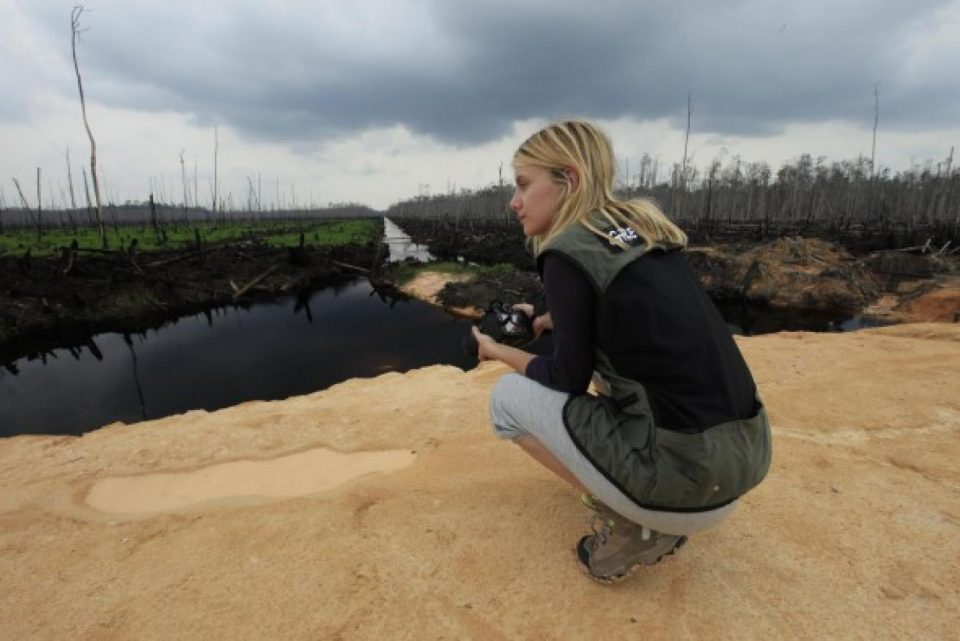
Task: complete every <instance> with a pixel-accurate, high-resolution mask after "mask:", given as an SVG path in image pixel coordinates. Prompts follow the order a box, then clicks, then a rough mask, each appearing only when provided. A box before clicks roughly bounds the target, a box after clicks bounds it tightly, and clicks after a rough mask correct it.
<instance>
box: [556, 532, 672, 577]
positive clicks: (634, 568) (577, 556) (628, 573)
mask: <svg viewBox="0 0 960 641" xmlns="http://www.w3.org/2000/svg"><path fill="white" fill-rule="evenodd" d="M584 538H587V537H584ZM580 541H583V539H580ZM686 543H687V537H686V536H681V537H680V539H678V540H677V542H676V544H674V546H673V547H672V548H671V549H670V550H668V551H667V552H664V553H663V554H661V555H660V556H658V557H657V558H656V559H654V560H653V561H650V562H649V563H645V562H643V561H638V562H637V563H634V564H633V565H632V566H630V567H629V568H628V569H627V571H626V572H624V573H623V574H616V575H614V576H596V575H595V574H593V573H592V572H590V568H588V567H587V566H586V565H584V564H583V562H582V561H581V560H580V554H579V553H578V552H577V549H578V548H579V547H580V542H578V543H577V545H576V546H574V548H573V556H574V558H575V559H576V560H577V567H579V568H580V571H581V572H583V573H584V574H586V575H587V577H589V578H590V580H592V581H594V582H596V583H599V584H601V585H616V584H618V583H623V582H624V581H626V580H627V579H628V578H630V576H631V575H632V574H633V573H634V572H636V571H637V570H639V569H640V568H642V567H647V566H650V565H656V564H657V563H660V561H662V560H663V559H664V558H665V557H668V556H670V555H671V554H675V553H676V552H677V550H679V549H680V548H682V547H683V546H684V545H685V544H686Z"/></svg>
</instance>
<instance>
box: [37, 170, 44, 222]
mask: <svg viewBox="0 0 960 641" xmlns="http://www.w3.org/2000/svg"><path fill="white" fill-rule="evenodd" d="M41 238H43V202H42V200H41V194H40V168H39V167H37V240H40V239H41Z"/></svg>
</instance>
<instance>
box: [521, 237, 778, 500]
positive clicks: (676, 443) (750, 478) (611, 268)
mask: <svg viewBox="0 0 960 641" xmlns="http://www.w3.org/2000/svg"><path fill="white" fill-rule="evenodd" d="M593 220H594V223H595V225H596V226H597V227H598V228H600V229H601V230H602V231H605V232H606V233H607V234H608V235H618V236H619V237H620V238H621V239H624V240H625V241H626V243H627V245H628V248H627V249H625V250H624V249H620V248H618V247H617V245H616V244H614V243H608V242H605V241H604V240H603V239H600V238H598V237H597V235H596V234H594V233H593V232H591V231H590V230H588V229H586V228H585V227H583V226H582V225H579V224H574V225H571V226H570V227H569V228H568V229H566V230H564V231H563V232H561V233H560V234H559V235H558V236H556V237H555V238H554V239H553V240H551V242H550V243H549V245H548V246H547V247H545V248H544V249H543V251H542V252H541V254H540V256H539V257H538V261H539V259H541V258H542V257H543V256H544V254H546V253H549V252H557V253H560V254H562V255H564V256H565V257H567V258H568V259H569V260H571V261H572V262H573V263H574V264H576V265H579V266H580V268H581V270H582V271H583V272H584V273H585V274H586V275H587V276H588V278H589V280H590V281H591V282H592V283H593V285H594V287H595V289H596V291H597V294H598V300H600V301H601V304H602V301H603V296H604V293H605V292H606V290H607V288H608V287H609V285H610V284H611V283H612V282H613V281H614V279H616V278H617V276H618V274H620V272H621V271H622V270H623V269H624V267H626V266H627V265H628V264H630V263H631V262H632V261H634V260H637V259H640V258H642V257H643V256H644V255H645V254H647V253H648V252H650V251H652V250H653V249H676V248H675V247H665V246H661V247H651V246H648V245H645V244H644V243H643V242H642V240H640V239H638V238H636V237H635V236H634V235H633V234H632V233H631V232H632V230H617V229H611V228H610V226H609V224H608V223H605V222H600V219H598V218H594V219H593ZM595 368H596V374H597V375H599V377H600V379H602V380H601V381H600V382H599V384H598V385H597V386H596V387H597V388H598V391H600V392H601V395H600V396H593V395H589V394H586V395H579V396H577V395H574V396H571V397H570V400H568V401H567V404H566V405H565V407H564V424H565V426H566V428H567V431H568V432H569V434H570V436H571V438H572V439H573V441H574V443H575V444H576V445H577V447H578V448H579V450H580V451H581V453H582V454H584V456H586V458H587V459H588V460H590V461H591V463H593V465H594V466H595V467H596V468H597V469H598V470H600V471H601V472H602V473H603V474H604V475H605V476H606V477H607V479H608V480H610V481H611V482H612V483H613V484H614V485H616V486H617V487H618V488H619V489H620V490H621V491H623V492H624V493H625V494H626V495H627V496H629V497H631V498H632V499H633V500H634V501H635V502H636V503H637V504H638V505H640V506H641V507H644V508H647V509H659V510H666V511H679V512H687V511H689V512H695V511H703V510H708V509H713V508H716V507H720V506H722V505H725V504H726V503H729V502H730V501H732V500H734V499H736V498H737V497H739V496H741V495H743V494H744V493H745V492H747V491H748V490H750V489H751V488H753V487H754V486H756V485H757V484H758V483H759V482H760V481H761V480H763V478H764V476H766V474H767V471H768V469H769V467H770V457H771V452H770V425H769V421H768V419H767V415H766V412H765V410H764V408H763V405H762V404H761V403H759V399H758V403H757V405H758V407H759V410H758V411H757V413H756V414H755V415H754V416H752V417H750V418H747V419H744V420H737V421H730V422H728V423H723V424H720V425H715V426H712V427H710V428H708V429H706V430H704V431H702V432H697V433H682V432H678V431H673V430H669V429H664V428H663V427H660V426H657V425H656V424H655V421H654V414H653V411H652V410H651V406H650V403H649V401H648V398H647V393H646V390H645V389H644V387H643V385H641V384H640V383H639V382H637V381H634V380H630V379H627V378H625V377H623V376H620V375H618V374H617V372H616V371H615V369H614V367H613V365H612V364H611V362H610V359H609V358H608V357H607V355H606V354H604V353H603V350H602V349H600V348H599V347H596V348H595ZM594 378H595V381H596V378H597V376H595V377H594Z"/></svg>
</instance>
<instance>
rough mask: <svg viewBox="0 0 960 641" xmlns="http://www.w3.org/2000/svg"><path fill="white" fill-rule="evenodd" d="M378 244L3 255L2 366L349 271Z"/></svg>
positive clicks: (304, 288)
mask: <svg viewBox="0 0 960 641" xmlns="http://www.w3.org/2000/svg"><path fill="white" fill-rule="evenodd" d="M380 257H381V253H380V252H379V251H378V245H377V244H375V243H369V244H347V245H340V246H334V247H312V246H310V245H304V246H302V247H290V248H285V247H279V248H274V247H267V246H264V245H259V244H257V243H249V242H248V243H228V244H221V245H216V246H208V247H204V246H200V247H198V248H191V249H188V250H185V251H180V252H170V253H151V254H139V255H136V254H130V253H127V252H124V251H120V252H113V253H108V254H107V255H103V254H97V253H94V254H82V255H77V256H74V257H72V258H71V257H69V256H68V255H67V254H66V253H65V255H64V256H63V257H61V258H59V259H58V258H29V257H27V258H25V257H11V256H0V364H3V363H10V362H12V361H14V360H16V359H17V358H20V357H22V356H28V355H31V354H36V353H38V352H39V353H42V352H44V351H47V350H50V349H53V348H55V347H71V346H80V345H85V344H87V343H88V341H89V340H90V337H91V336H93V335H95V334H98V333H101V332H122V333H135V332H143V331H146V330H148V329H151V328H154V327H158V326H160V325H162V324H164V323H165V322H167V321H169V320H172V319H176V318H179V317H181V316H184V315H187V314H194V313H197V312H200V311H203V310H209V309H211V308H213V307H216V306H221V305H231V304H241V305H244V304H250V303H253V302H256V301H261V300H270V299H273V298H276V297H278V296H283V295H288V294H292V293H297V292H302V293H309V292H311V291H314V290H316V289H317V288H319V287H321V286H323V285H326V284H330V283H334V282H336V281H338V280H340V279H342V278H344V277H355V276H356V275H357V274H358V273H359V270H358V269H357V267H360V268H365V269H369V268H370V267H371V266H372V264H373V263H374V262H376V261H377V260H379V258H380Z"/></svg>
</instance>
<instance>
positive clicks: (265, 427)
mask: <svg viewBox="0 0 960 641" xmlns="http://www.w3.org/2000/svg"><path fill="white" fill-rule="evenodd" d="M738 343H739V345H740V346H741V349H742V350H743V352H744V354H745V356H746V358H747V360H748V361H749V363H750V365H751V367H752V369H753V372H754V375H755V377H756V379H757V382H758V384H759V387H760V391H761V394H762V396H763V398H764V400H765V402H766V404H767V406H768V409H769V412H770V415H771V418H772V422H773V426H774V463H773V468H772V470H771V473H770V476H769V477H768V479H767V480H766V481H765V482H764V483H763V484H762V485H761V486H760V487H759V488H757V489H756V490H755V491H754V492H752V493H750V494H749V495H747V496H746V497H745V498H744V500H743V502H742V505H741V507H740V508H739V510H738V511H737V512H735V513H734V514H733V515H732V516H731V517H730V518H729V519H728V520H727V521H726V522H724V523H722V524H720V525H719V526H717V527H716V528H714V529H713V530H710V531H708V532H705V533H703V534H702V535H700V536H696V537H692V538H691V540H690V543H688V545H687V546H686V547H685V548H684V549H683V550H682V551H681V553H679V554H677V555H676V556H674V557H671V558H670V559H669V560H667V561H665V562H664V563H662V564H660V565H658V566H655V567H651V568H648V569H646V570H644V571H643V572H639V573H637V574H635V575H634V577H632V579H631V580H630V581H628V582H626V583H624V584H622V585H620V586H616V587H613V588H608V587H604V586H600V585H596V584H593V583H591V582H589V581H588V580H587V579H585V578H584V577H583V575H582V574H581V573H580V572H579V570H578V569H577V568H576V566H575V563H574V560H573V559H574V557H573V552H572V549H573V545H574V543H575V541H576V540H577V539H578V537H579V536H581V535H582V534H583V533H584V532H585V531H586V526H585V519H586V516H587V514H586V513H585V509H584V508H583V507H582V506H581V505H580V504H579V502H578V500H577V497H576V495H575V493H574V492H573V491H572V490H571V489H569V488H568V487H566V486H565V485H564V484H563V483H562V482H560V481H558V480H556V479H555V478H554V477H553V476H552V475H551V474H550V473H549V472H547V471H546V470H544V469H541V468H540V467H538V466H537V465H536V464H535V463H534V462H532V461H531V460H530V459H528V458H527V457H526V456H525V455H524V454H523V453H522V452H521V451H520V450H519V449H518V448H515V447H513V446H511V445H509V444H506V443H503V442H500V441H498V440H497V439H495V438H494V437H493V436H492V435H491V434H490V431H489V426H488V425H487V401H488V394H489V392H490V389H491V387H492V386H493V384H494V383H495V382H496V380H497V379H498V378H499V377H500V376H501V375H502V374H503V373H504V372H505V371H506V370H505V369H504V368H503V367H502V366H500V365H497V364H485V365H483V366H481V367H479V368H478V369H476V370H472V371H470V372H462V371H460V370H458V369H456V368H452V367H439V366H438V367H430V368H425V369H421V370H415V371H412V372H409V373H407V374H404V375H400V374H386V375H383V376H380V377H377V378H374V379H367V380H352V381H348V382H346V383H342V384H340V385H337V386H334V387H332V388H330V389H327V390H324V391H322V392H318V393H315V394H311V395H307V396H301V397H295V398H290V399H288V400H286V401H278V402H271V403H264V402H251V403H245V404H243V405H239V406H236V407H232V408H229V409H224V410H221V411H218V412H215V413H209V414H208V413H205V412H201V411H197V412H188V413H186V414H183V415H179V416H173V417H169V418H166V419H162V420H158V421H153V422H148V423H141V424H138V425H135V426H127V425H121V424H116V425H111V426H108V427H105V428H103V429H100V430H98V431H96V432H91V433H88V434H86V435H84V436H83V437H28V436H20V437H13V438H9V439H3V440H0V483H2V484H3V487H4V492H3V493H2V494H0V522H2V524H3V526H2V528H0V577H2V578H0V581H2V587H3V589H2V590H0V612H3V616H2V617H0V638H4V639H25V638H30V639H63V638H72V639H103V638H116V639H134V638H135V639H169V638H183V639H209V638H237V639H264V638H323V639H338V638H342V639H347V638H349V639H378V640H380V639H423V638H456V639H483V640H488V639H587V638H596V637H598V636H599V637H602V638H607V639H627V638H640V637H645V638H671V639H714V638H715V639H720V638H740V639H769V638H850V637H858V638H931V639H934V638H949V637H951V636H953V635H954V634H955V631H956V629H957V625H958V623H960V621H958V618H957V612H960V569H958V566H957V565H956V563H955V560H956V559H957V558H958V557H960V508H958V506H960V470H958V468H957V465H956V461H957V459H958V456H960V439H958V438H957V437H958V433H960V378H958V377H957V372H958V371H960V325H953V324H919V325H900V326H895V327H887V328H882V329H873V330H864V331H861V332H857V333H852V334H807V333H781V334H774V335H768V336H760V337H755V338H747V339H738ZM316 448H328V449H330V450H334V451H337V452H341V453H362V452H374V453H375V452H383V451H387V450H398V451H399V450H404V451H408V452H413V453H415V458H414V460H413V462H412V463H409V464H406V461H404V463H405V465H404V466H401V467H398V468H397V469H395V470H394V471H389V472H372V473H370V474H368V475H364V476H360V477H358V478H354V479H353V480H349V481H347V482H345V483H344V484H342V485H338V486H336V487H334V488H332V489H327V490H319V491H313V490H311V489H310V488H307V489H306V490H304V491H303V492H302V493H301V494H300V495H298V496H293V497H290V496H288V497H286V498H282V497H273V498H270V497H266V496H264V497H261V498H260V499H259V500H257V501H252V502H251V501H240V502H238V503H235V504H232V503H230V502H229V501H221V502H218V503H214V504H205V505H194V506H192V507H191V506H186V507H184V508H183V509H178V510H174V511H168V512H163V513H159V514H151V515H139V516H135V515H129V514H126V515H117V514H109V513H105V512H100V511H98V510H95V509H94V508H92V507H91V506H90V505H89V502H88V500H87V499H88V496H89V493H90V491H91V489H92V488H94V487H95V486H96V484H97V483H99V482H101V481H103V480H104V479H117V478H123V479H137V478H143V477H148V476H150V475H184V476H185V475H189V474H195V473H197V472H199V471H203V470H218V469H223V468H218V467H217V466H221V465H224V464H229V463H233V462H252V463H263V464H266V463H268V462H271V461H272V462H274V465H280V466H281V467H285V466H287V465H288V464H292V463H290V462H292V461H295V460H299V459H297V458H296V457H294V456H291V455H295V454H297V453H299V452H308V451H312V450H314V449H316ZM285 457H286V458H285ZM263 469H267V468H263ZM271 469H272V468H271ZM271 474H277V472H276V470H274V471H273V472H271ZM314 489H315V488H314ZM238 491H239V490H238ZM242 491H243V493H247V494H249V493H250V491H251V490H250V489H249V488H242ZM265 494H266V492H265Z"/></svg>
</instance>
